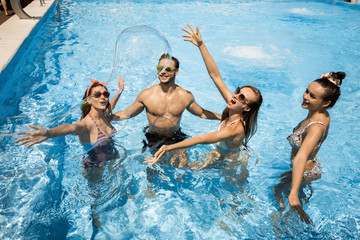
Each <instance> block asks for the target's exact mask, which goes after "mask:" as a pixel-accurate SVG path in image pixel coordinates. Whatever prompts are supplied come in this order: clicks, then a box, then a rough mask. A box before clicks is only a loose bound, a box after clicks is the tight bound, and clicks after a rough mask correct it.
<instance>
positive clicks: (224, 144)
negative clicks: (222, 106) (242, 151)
mask: <svg viewBox="0 0 360 240" xmlns="http://www.w3.org/2000/svg"><path fill="white" fill-rule="evenodd" d="M238 121H243V124H244V126H245V122H244V120H242V119H237V120H235V121H232V122H231V123H228V124H226V126H225V127H227V126H229V125H231V124H233V123H235V122H238ZM223 122H224V121H222V122H221V123H220V124H219V126H218V127H217V130H218V131H220V129H221V126H222V124H223ZM217 147H219V148H221V149H223V150H238V149H239V148H229V147H228V146H227V144H226V143H225V141H220V142H218V143H217Z"/></svg>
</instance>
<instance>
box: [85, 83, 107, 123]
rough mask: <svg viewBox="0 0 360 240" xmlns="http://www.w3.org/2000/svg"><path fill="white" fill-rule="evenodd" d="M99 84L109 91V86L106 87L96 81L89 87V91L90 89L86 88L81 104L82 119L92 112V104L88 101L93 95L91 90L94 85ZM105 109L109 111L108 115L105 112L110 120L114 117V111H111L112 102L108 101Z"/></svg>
mask: <svg viewBox="0 0 360 240" xmlns="http://www.w3.org/2000/svg"><path fill="white" fill-rule="evenodd" d="M98 86H102V87H104V88H105V89H106V91H107V88H106V87H105V86H104V85H102V84H101V83H94V84H92V85H91V86H90V87H89V88H90V89H89V91H88V89H86V91H85V94H84V97H83V101H82V103H81V106H80V109H81V112H82V114H81V119H83V118H84V117H86V115H88V113H89V112H90V109H91V105H90V104H89V103H88V101H87V98H88V97H89V96H91V91H92V89H93V88H94V87H98ZM104 111H105V112H106V113H107V115H106V114H105V115H106V118H107V119H108V120H110V119H111V117H112V111H111V105H110V102H108V104H107V105H106V108H105V110H104Z"/></svg>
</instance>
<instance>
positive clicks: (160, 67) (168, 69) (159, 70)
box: [156, 66, 177, 72]
mask: <svg viewBox="0 0 360 240" xmlns="http://www.w3.org/2000/svg"><path fill="white" fill-rule="evenodd" d="M164 68H165V71H167V72H172V71H174V70H176V69H177V68H176V67H170V66H167V67H164V66H156V69H157V71H158V72H161V71H162V70H163V69H164Z"/></svg>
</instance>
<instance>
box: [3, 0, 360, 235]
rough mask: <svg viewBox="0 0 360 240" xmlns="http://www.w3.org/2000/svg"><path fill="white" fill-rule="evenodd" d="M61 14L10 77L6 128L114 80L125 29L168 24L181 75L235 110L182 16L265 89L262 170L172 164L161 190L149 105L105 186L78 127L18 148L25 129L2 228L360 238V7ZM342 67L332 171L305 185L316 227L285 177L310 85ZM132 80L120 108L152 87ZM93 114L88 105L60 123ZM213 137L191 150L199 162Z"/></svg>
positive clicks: (6, 159)
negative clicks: (93, 180)
mask: <svg viewBox="0 0 360 240" xmlns="http://www.w3.org/2000/svg"><path fill="white" fill-rule="evenodd" d="M55 12H56V9H55V8H54V7H53V8H52V12H50V13H49V14H48V15H47V16H46V17H45V18H44V19H43V21H42V22H41V24H42V25H41V27H37V29H36V31H35V32H33V33H32V35H31V36H30V38H29V39H27V42H26V44H25V45H24V46H23V47H22V49H21V50H20V53H21V54H18V55H16V56H15V58H14V59H13V60H12V62H11V63H10V64H9V66H8V67H7V68H6V69H5V70H4V71H3V72H2V74H1V75H0V85H1V90H0V91H1V103H2V106H4V107H3V108H1V110H0V111H1V120H0V124H1V128H0V129H1V132H0V134H5V133H12V132H18V131H21V130H25V129H27V127H26V124H28V123H32V124H40V125H48V124H49V121H50V120H52V119H53V118H54V117H57V116H60V115H61V114H64V113H66V112H67V111H68V110H69V109H71V108H72V107H73V106H74V105H76V104H77V103H79V102H80V99H81V98H82V95H83V89H86V87H87V86H88V85H89V81H88V79H89V78H94V79H98V80H106V79H108V77H109V75H110V73H111V71H112V64H113V57H114V56H113V55H114V47H115V40H116V37H117V35H118V34H119V33H120V32H121V31H122V30H123V29H125V28H127V27H129V26H133V25H139V24H145V25H149V26H151V27H153V28H155V29H157V30H158V31H160V32H161V33H162V34H163V35H164V36H165V37H166V38H167V40H168V41H169V43H170V44H171V47H172V53H173V55H174V56H175V57H177V58H178V59H179V61H180V73H179V75H178V76H177V80H176V81H177V83H178V84H179V85H181V86H182V87H184V88H185V89H188V90H190V91H191V92H192V93H193V94H194V96H195V98H196V100H197V102H198V103H199V104H200V105H201V106H203V107H204V108H207V109H211V110H213V111H216V112H221V111H222V109H223V108H224V104H222V103H223V102H222V98H221V96H220V94H218V93H217V90H216V88H215V87H214V86H213V84H212V83H211V80H210V79H209V77H208V76H207V72H206V69H205V67H204V64H203V62H202V59H201V56H200V53H199V52H198V50H197V49H196V48H195V47H194V46H192V45H191V44H189V43H186V42H184V41H183V40H182V37H181V35H183V32H182V31H181V28H182V27H186V24H187V23H190V24H192V25H194V26H199V27H200V31H201V33H202V36H203V39H204V41H205V42H206V44H207V47H208V49H209V51H210V52H211V54H212V55H213V57H214V59H215V61H216V62H217V64H218V66H219V69H220V71H221V73H222V76H223V78H224V79H225V81H226V82H227V84H228V85H229V86H231V87H232V89H235V87H236V86H238V85H242V84H252V85H254V86H256V87H258V88H259V89H260V90H261V91H262V94H263V97H264V103H263V106H262V109H261V113H260V116H259V125H258V132H257V134H256V135H255V136H254V137H253V139H251V141H250V144H249V145H250V147H251V149H252V153H253V156H252V157H251V158H250V164H249V167H248V169H247V170H245V169H238V170H239V173H238V174H237V175H229V174H228V173H227V172H226V170H217V169H212V170H206V171H191V170H186V169H176V168H173V167H166V168H165V169H164V170H163V172H162V174H161V175H160V176H159V177H158V178H156V179H155V180H154V182H153V185H154V186H153V188H152V189H153V190H151V189H150V190H149V189H148V180H147V176H146V165H143V164H142V161H141V159H143V158H144V157H145V156H148V155H149V153H148V152H146V153H144V154H141V143H142V139H143V138H144V137H143V132H142V129H143V128H144V127H145V126H146V124H147V121H146V118H145V115H144V114H141V115H139V116H137V117H136V118H134V119H131V120H129V121H127V123H126V127H125V128H123V127H122V126H121V125H117V124H115V125H114V126H115V127H118V128H120V129H122V131H121V132H120V133H119V134H117V136H116V139H117V141H118V144H119V149H120V150H122V151H123V155H125V150H124V149H126V154H127V156H126V158H125V159H124V160H123V161H121V162H117V163H116V164H115V166H114V168H112V169H110V168H109V169H107V170H106V172H105V173H104V177H103V180H102V183H101V184H99V185H98V186H97V189H96V190H94V189H93V188H91V187H90V186H89V185H88V182H87V181H86V180H85V179H84V177H83V176H82V174H81V171H82V168H81V156H78V155H79V154H81V147H80V145H79V143H78V141H77V139H76V137H74V136H68V137H66V138H59V139H56V140H51V141H48V142H47V143H43V144H41V145H38V146H36V147H34V148H32V149H30V150H25V149H24V148H23V147H18V146H16V145H15V144H14V143H13V141H14V139H15V138H1V139H0V141H1V144H0V146H1V161H0V173H1V174H0V175H1V181H0V193H1V194H0V203H1V204H0V238H1V239H15V238H20V239H34V238H35V239H46V238H53V239H62V238H69V239H83V238H84V239H89V238H94V239H239V238H240V239H241V238H246V239H259V238H260V239H264V238H268V239H274V238H279V239H287V238H299V239H300V238H301V239H310V238H315V239H316V238H318V239H338V238H341V239H350V238H359V236H360V231H359V218H360V210H359V207H358V205H359V204H358V202H359V200H360V196H359V159H360V153H359V151H358V149H359V144H358V138H357V137H356V136H357V134H358V133H359V132H360V131H359V130H360V129H359V125H358V124H357V121H358V120H359V119H360V112H359V105H358V99H359V97H360V89H359V84H358V79H359V78H358V76H360V66H359V64H358V62H359V60H358V59H360V41H359V39H360V25H359V24H358V23H359V22H360V15H359V7H358V6H356V5H353V4H349V3H343V2H334V1H240V2H239V1H231V0H230V1H226V2H222V1H211V0H210V1H166V2H162V1H110V0H109V1H101V3H100V2H98V1H70V0H68V1H65V0H64V1H62V3H61V16H60V17H59V16H56V14H55ZM139 13H141V14H139ZM154 64H156V63H154ZM329 71H345V72H346V73H347V74H348V75H347V78H346V79H345V81H344V83H343V85H342V87H341V90H342V96H341V97H340V99H339V101H338V102H337V104H336V106H335V107H334V108H333V109H331V110H330V113H331V116H332V122H331V128H330V131H329V136H328V139H327V140H326V141H325V144H324V145H323V146H322V148H321V150H320V152H319V157H320V158H321V160H322V163H323V171H324V174H323V177H322V179H321V180H319V181H314V182H313V183H312V184H311V185H310V186H306V187H305V188H304V190H303V192H304V194H305V195H306V197H303V199H305V200H306V198H310V199H309V202H308V203H304V209H305V211H306V212H307V213H308V215H309V216H310V218H311V220H312V222H313V225H312V226H305V224H302V223H301V222H300V220H299V218H298V216H297V214H295V213H293V212H292V211H291V210H289V208H288V206H287V208H286V210H285V211H284V212H281V213H280V209H279V206H278V204H277V203H276V201H275V200H274V192H273V190H272V188H273V187H274V186H275V185H276V184H278V183H279V178H278V176H279V175H280V174H281V173H284V172H286V171H289V170H290V166H289V161H290V160H289V157H290V146H289V144H288V142H287V140H286V137H287V136H288V134H289V133H290V132H291V131H292V128H293V127H294V126H295V124H297V123H298V122H299V121H300V120H301V119H302V118H304V117H305V114H306V111H305V110H303V109H302V108H301V106H300V104H301V99H302V93H303V91H304V90H305V88H306V86H307V85H308V84H309V83H310V82H311V81H312V80H314V79H315V78H317V77H318V76H319V75H320V74H322V73H326V72H329ZM154 83H156V80H155V81H154ZM110 85H111V83H110ZM125 85H126V87H125V91H124V93H123V96H122V97H121V99H120V101H119V103H118V106H117V109H123V107H124V106H128V105H129V104H130V103H132V101H133V100H134V96H135V95H136V94H137V93H138V92H139V91H140V90H141V89H139V84H136V83H132V82H128V83H125ZM140 85H141V84H140ZM114 89H116V86H114V87H113V89H111V90H112V91H113V92H114ZM220 103H221V104H220ZM79 116H80V113H79V111H74V112H73V113H71V114H69V115H66V117H64V118H62V119H61V120H60V121H59V123H63V122H69V123H70V122H74V121H77V120H78V119H79ZM217 124H218V122H216V121H207V120H202V119H197V118H195V117H193V116H192V115H190V114H189V113H187V112H186V113H185V114H184V116H183V118H182V129H183V131H184V132H185V133H187V134H188V135H190V136H194V135H198V134H202V133H205V132H208V131H209V129H210V130H212V129H214V130H215V129H216V126H217ZM119 126H120V127H119ZM354 134H355V135H354ZM339 140H340V141H339ZM210 149H211V146H197V147H193V148H191V149H190V150H189V151H190V153H191V154H192V155H193V156H192V159H193V160H194V159H195V158H197V157H198V156H202V155H204V154H206V152H208V151H209V150H210ZM191 154H190V155H191ZM256 158H258V160H259V162H258V163H257V164H255V161H256ZM93 191H95V192H93ZM95 194H98V195H99V196H100V197H97V200H96V201H97V203H98V209H97V210H98V212H99V219H100V221H101V224H102V227H101V228H98V229H96V228H94V227H93V226H92V221H91V216H90V206H91V204H92V203H93V201H94V195H95Z"/></svg>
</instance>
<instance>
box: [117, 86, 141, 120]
mask: <svg viewBox="0 0 360 240" xmlns="http://www.w3.org/2000/svg"><path fill="white" fill-rule="evenodd" d="M142 93H143V92H141V93H139V95H138V96H137V97H136V99H135V102H134V103H133V104H131V105H130V106H129V107H128V108H127V109H125V110H122V111H119V112H116V113H114V114H113V118H112V120H115V121H119V120H124V119H128V118H132V117H135V116H137V115H139V114H140V113H141V112H142V111H143V110H144V108H145V105H144V103H143V101H142V100H143V98H142Z"/></svg>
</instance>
